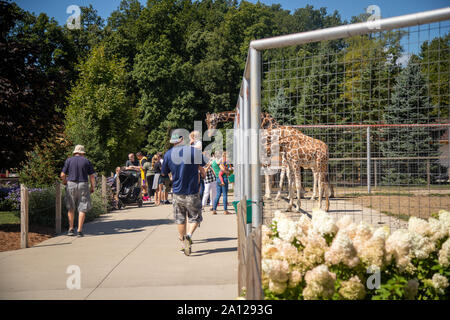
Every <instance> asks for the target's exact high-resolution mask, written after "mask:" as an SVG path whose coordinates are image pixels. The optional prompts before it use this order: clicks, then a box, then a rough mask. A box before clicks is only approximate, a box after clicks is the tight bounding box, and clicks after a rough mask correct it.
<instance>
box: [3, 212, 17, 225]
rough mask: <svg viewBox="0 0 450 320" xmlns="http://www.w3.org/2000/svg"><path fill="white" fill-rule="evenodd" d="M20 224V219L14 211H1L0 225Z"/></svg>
mask: <svg viewBox="0 0 450 320" xmlns="http://www.w3.org/2000/svg"><path fill="white" fill-rule="evenodd" d="M11 223H13V224H14V223H20V218H19V217H16V216H15V215H14V212H13V211H0V224H11Z"/></svg>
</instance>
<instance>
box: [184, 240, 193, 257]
mask: <svg viewBox="0 0 450 320" xmlns="http://www.w3.org/2000/svg"><path fill="white" fill-rule="evenodd" d="M191 245H192V239H191V237H190V236H189V235H185V236H184V254H185V255H187V256H189V255H190V254H191Z"/></svg>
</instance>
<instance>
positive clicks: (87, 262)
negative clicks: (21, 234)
mask: <svg viewBox="0 0 450 320" xmlns="http://www.w3.org/2000/svg"><path fill="white" fill-rule="evenodd" d="M222 212H223V211H220V210H219V211H218V214H217V215H216V216H213V215H211V214H210V211H209V209H207V211H206V212H204V214H203V222H202V224H201V226H200V228H198V229H197V230H196V232H195V233H194V237H193V240H194V243H193V246H192V254H191V256H189V257H187V256H185V255H184V254H183V253H182V252H181V251H180V250H179V249H180V241H178V234H177V228H176V225H175V224H173V215H172V206H171V205H164V206H159V207H153V205H152V204H144V207H142V208H137V207H127V208H126V209H123V210H120V211H114V212H112V213H109V214H106V215H103V216H102V217H101V218H99V219H97V220H96V221H93V222H91V223H87V224H85V228H84V233H85V236H84V237H83V238H75V237H69V236H66V235H61V236H58V237H55V238H52V239H49V240H47V241H45V242H42V243H40V244H39V245H37V246H34V247H32V248H28V249H22V250H14V251H6V252H0V299H170V300H174V299H175V300H176V299H187V300H189V299H235V298H236V296H237V266H238V261H237V235H236V234H237V226H236V215H234V214H233V215H227V216H225V215H223V214H222ZM69 266H78V267H79V270H80V280H81V281H80V282H81V288H80V289H68V288H67V284H66V283H67V281H68V279H69V280H71V279H74V278H75V275H76V273H74V271H70V273H66V272H67V270H68V267H69ZM75 268H77V267H75ZM70 283H71V282H70V281H69V284H70ZM72 283H75V282H72Z"/></svg>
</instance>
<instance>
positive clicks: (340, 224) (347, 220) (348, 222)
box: [336, 215, 353, 230]
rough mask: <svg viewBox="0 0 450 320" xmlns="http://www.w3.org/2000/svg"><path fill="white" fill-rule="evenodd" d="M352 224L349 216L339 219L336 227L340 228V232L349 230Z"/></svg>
mask: <svg viewBox="0 0 450 320" xmlns="http://www.w3.org/2000/svg"><path fill="white" fill-rule="evenodd" d="M352 223H353V219H352V217H351V216H349V215H346V216H343V217H341V218H339V219H338V221H337V222H336V225H337V227H338V228H339V230H341V229H345V228H347V227H348V226H350V225H351V224H352Z"/></svg>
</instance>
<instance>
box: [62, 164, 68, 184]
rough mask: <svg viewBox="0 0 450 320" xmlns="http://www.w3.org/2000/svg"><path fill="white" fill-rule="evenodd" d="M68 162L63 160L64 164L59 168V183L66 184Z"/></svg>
mask: <svg viewBox="0 0 450 320" xmlns="http://www.w3.org/2000/svg"><path fill="white" fill-rule="evenodd" d="M68 165H69V164H68V163H67V160H66V161H65V162H64V166H63V168H62V170H61V183H62V184H63V185H66V184H67V171H68Z"/></svg>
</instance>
